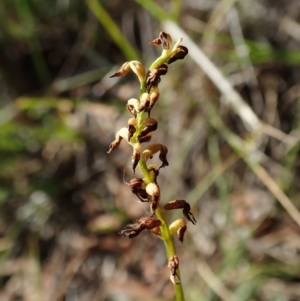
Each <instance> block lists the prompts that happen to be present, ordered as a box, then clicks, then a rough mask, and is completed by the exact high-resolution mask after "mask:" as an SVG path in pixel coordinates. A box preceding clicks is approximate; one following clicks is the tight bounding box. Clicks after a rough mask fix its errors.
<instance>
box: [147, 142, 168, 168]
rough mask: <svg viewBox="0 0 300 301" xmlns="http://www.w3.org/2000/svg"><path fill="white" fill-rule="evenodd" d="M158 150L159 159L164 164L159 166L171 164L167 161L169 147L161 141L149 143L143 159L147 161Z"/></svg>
mask: <svg viewBox="0 0 300 301" xmlns="http://www.w3.org/2000/svg"><path fill="white" fill-rule="evenodd" d="M157 152H159V159H160V161H161V162H162V165H161V166H160V167H159V168H162V167H165V166H168V165H169V163H168V161H167V153H168V148H167V147H166V146H164V145H163V144H160V143H155V144H151V145H149V146H148V147H147V148H146V149H145V150H144V151H143V159H144V160H145V161H147V160H148V159H149V158H151V157H152V156H153V155H154V154H156V153H157Z"/></svg>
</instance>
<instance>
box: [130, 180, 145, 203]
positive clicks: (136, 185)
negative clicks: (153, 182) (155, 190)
mask: <svg viewBox="0 0 300 301" xmlns="http://www.w3.org/2000/svg"><path fill="white" fill-rule="evenodd" d="M129 185H130V188H131V191H132V193H133V194H135V195H136V196H137V197H138V198H139V200H140V201H141V202H148V194H147V192H146V184H145V182H144V181H143V179H141V178H133V179H132V180H131V181H130V183H129Z"/></svg>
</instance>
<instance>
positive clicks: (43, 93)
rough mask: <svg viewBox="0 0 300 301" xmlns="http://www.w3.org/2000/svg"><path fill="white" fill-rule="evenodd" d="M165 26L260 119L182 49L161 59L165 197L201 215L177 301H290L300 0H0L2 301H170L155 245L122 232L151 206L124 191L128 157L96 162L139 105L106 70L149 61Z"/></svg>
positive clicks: (129, 85)
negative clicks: (256, 127) (130, 108)
mask: <svg viewBox="0 0 300 301" xmlns="http://www.w3.org/2000/svg"><path fill="white" fill-rule="evenodd" d="M99 5H100V6H99ZM99 7H100V8H99ZM91 9H92V10H93V12H92V11H91ZM107 16H108V17H109V18H107ZM167 18H170V19H172V20H173V21H174V22H176V23H177V24H178V25H179V26H180V27H181V28H182V29H183V30H184V31H185V32H186V33H187V34H188V35H189V36H190V38H191V39H192V40H193V41H194V42H195V44H196V45H197V47H199V48H200V49H202V50H203V52H204V53H205V54H206V55H207V56H208V57H209V58H210V59H211V60H212V61H213V62H214V63H215V64H216V66H217V67H218V69H219V70H220V71H221V72H222V73H223V74H224V75H225V77H226V79H227V80H228V81H229V82H230V84H231V85H232V86H233V87H234V88H235V89H236V90H237V91H238V92H239V93H240V95H241V96H242V97H243V99H244V101H245V102H246V103H247V104H249V106H250V107H251V109H252V110H253V111H254V113H255V114H256V116H257V117H258V118H259V119H260V120H261V121H262V123H263V124H264V125H265V127H264V129H263V131H262V133H251V132H249V131H248V129H247V128H246V127H245V126H244V124H243V120H242V119H241V118H240V117H239V116H238V115H237V114H236V113H234V111H233V110H232V109H231V108H230V107H229V106H228V104H227V103H226V102H224V101H223V98H222V96H220V93H219V91H218V90H217V89H216V87H214V85H213V84H212V83H211V81H209V80H208V79H207V75H206V74H204V73H203V72H202V70H201V69H200V68H199V67H197V65H196V64H195V62H194V61H192V59H191V58H189V56H187V57H186V61H185V62H183V63H179V64H177V65H176V66H174V67H173V66H172V65H171V66H170V69H169V72H168V74H167V76H166V77H165V78H164V81H163V82H162V86H161V91H162V95H161V96H160V100H159V102H158V104H157V105H156V107H155V108H154V110H155V116H156V117H157V119H159V120H160V121H159V124H160V128H159V131H158V132H157V133H155V135H156V136H155V137H154V139H157V141H164V144H166V145H167V146H168V149H169V153H168V161H169V163H170V166H169V167H166V168H165V169H163V170H162V171H161V178H160V183H159V184H160V187H161V190H162V196H163V197H162V202H167V201H169V200H172V199H173V198H174V196H175V195H176V196H180V197H181V198H182V199H186V200H187V201H189V202H190V203H191V204H193V212H195V213H196V219H197V221H198V224H197V226H196V227H194V228H192V227H191V228H190V230H189V232H188V233H187V235H186V241H185V243H184V244H183V245H178V246H177V249H178V252H179V254H180V258H182V259H181V263H180V264H181V273H182V281H183V284H184V287H185V288H186V299H187V300H191V301H193V300H195V301H199V300H207V301H208V300H225V301H227V300H232V301H234V300H245V301H246V300H263V301H273V300H274V301H275V300H282V301H285V300H300V292H299V281H300V279H299V266H300V257H299V252H300V247H299V233H300V231H299V224H297V214H299V212H298V210H297V209H296V208H299V206H300V203H299V176H300V175H299V125H300V123H299V96H300V85H299V82H300V75H299V74H300V52H299V44H300V36H299V32H300V3H299V1H298V0H288V1H270V0H263V1H259V0H251V1H250V0H240V1H226V0H223V1H208V0H204V1H192V0H184V1H155V2H154V1H150V0H145V1H143V0H137V1H121V0H113V1H104V0H100V1H98V2H97V1H95V0H86V1H80V0H72V1H68V0H57V1H50V0H2V1H1V3H0V158H1V160H0V300H1V301H2V300H3V301H12V300H18V301H19V300H20V301H21V300H22V301H23V300H24V301H25V300H26V301H34V300H37V301H40V300H43V301H54V300H55V301H56V300H68V301H70V300H82V301H85V300H89V301H96V300H97V301H98V300H101V301H102V300H145V301H147V300H152V301H153V300H172V287H171V284H170V283H169V280H168V271H167V269H166V262H165V255H164V248H163V246H162V245H161V244H158V243H157V240H156V238H153V237H152V235H151V233H145V234H144V235H142V236H141V237H140V238H139V240H127V239H124V238H121V237H119V236H118V234H117V233H118V231H119V229H121V228H122V226H123V225H124V224H126V223H127V222H128V221H131V220H133V219H134V218H137V217H139V216H141V215H143V214H144V215H145V214H147V213H148V212H144V211H145V209H144V207H143V205H142V204H141V203H139V202H138V201H137V199H136V198H134V197H133V195H132V194H131V192H130V189H129V187H128V185H126V184H127V183H128V182H129V181H130V179H131V178H132V176H133V175H132V172H131V171H130V168H127V167H126V166H127V165H129V163H128V158H130V151H131V149H130V148H129V147H127V145H126V144H121V145H120V147H119V149H118V151H115V152H113V153H112V154H111V155H110V156H109V157H107V154H106V151H107V149H108V146H109V144H110V142H111V141H112V140H113V138H114V133H115V132H116V131H117V130H118V129H119V128H121V127H123V126H125V125H126V120H127V119H128V116H129V113H128V112H125V110H124V108H125V102H126V101H127V100H128V99H129V98H131V97H138V95H137V94H138V83H137V81H136V80H135V78H134V76H132V77H130V76H129V77H126V78H124V79H121V80H115V79H109V78H108V76H109V75H111V74H113V73H114V72H115V71H116V70H118V68H119V67H120V66H121V65H122V64H123V63H124V61H126V60H127V58H128V57H131V56H132V55H133V52H132V50H131V49H134V51H135V52H136V53H137V55H138V56H139V57H138V58H137V59H140V60H142V61H143V62H144V63H145V65H149V64H150V63H151V62H152V61H153V59H154V58H155V57H156V50H155V49H154V48H153V47H152V46H151V45H149V42H150V41H152V40H153V38H155V37H157V35H158V33H159V31H161V30H162V26H163V25H162V21H163V20H164V19H167ZM112 24H114V25H112ZM116 28H117V29H118V30H117V29H116ZM183 44H184V41H183ZM218 127H219V128H218ZM236 136H237V137H239V138H240V139H242V140H241V141H243V143H241V144H239V145H240V149H239V148H238V147H233V145H234V143H233V144H232V143H231V142H232V141H236ZM153 141H155V140H153ZM246 146H247V147H246ZM251 147H253V148H254V149H255V151H253V152H251V150H252V149H251ZM249 149H250V150H249ZM245 153H246V154H248V155H249V158H250V159H253V158H254V159H255V162H256V163H257V164H258V165H257V166H258V167H259V168H257V166H256V167H253V166H252V165H251V164H250V163H249V162H250V161H249V160H247V158H245ZM261 168H263V169H261ZM262 170H263V172H262ZM264 172H266V173H264ZM270 181H271V182H270ZM272 181H273V182H274V183H275V188H274V185H273V186H272V187H273V188H274V189H275V190H274V189H273V188H272V187H271V186H268V185H269V183H273V182H272ZM272 189H273V190H272ZM276 189H277V190H276ZM276 191H277V193H276ZM282 192H283V193H284V196H285V197H287V200H288V202H290V204H293V205H294V206H295V207H292V209H291V211H290V212H287V211H286V210H285V209H284V208H283V207H282V206H281V204H280V203H279V202H277V200H278V199H280V200H281V199H282V198H281V197H282V194H281V193H282ZM297 212H298V213H297ZM298 222H299V220H298Z"/></svg>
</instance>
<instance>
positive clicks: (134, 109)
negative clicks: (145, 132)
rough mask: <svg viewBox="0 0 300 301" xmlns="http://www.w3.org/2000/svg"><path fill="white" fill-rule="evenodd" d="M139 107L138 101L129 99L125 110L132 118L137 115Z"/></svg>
mask: <svg viewBox="0 0 300 301" xmlns="http://www.w3.org/2000/svg"><path fill="white" fill-rule="evenodd" d="M139 107H140V102H139V100H138V99H135V98H130V99H129V100H128V101H127V105H126V108H127V110H128V111H129V112H130V113H131V114H132V115H133V116H134V117H136V115H137V113H138V112H139Z"/></svg>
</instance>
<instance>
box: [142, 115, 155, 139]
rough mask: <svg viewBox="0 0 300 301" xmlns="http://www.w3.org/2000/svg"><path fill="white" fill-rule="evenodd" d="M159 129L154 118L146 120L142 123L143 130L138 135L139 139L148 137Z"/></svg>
mask: <svg viewBox="0 0 300 301" xmlns="http://www.w3.org/2000/svg"><path fill="white" fill-rule="evenodd" d="M156 129H157V121H156V119H154V118H151V117H149V118H146V119H144V120H143V121H142V130H141V132H140V134H139V135H138V139H140V138H141V137H143V136H145V135H147V134H148V133H150V132H153V131H155V130H156Z"/></svg>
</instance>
